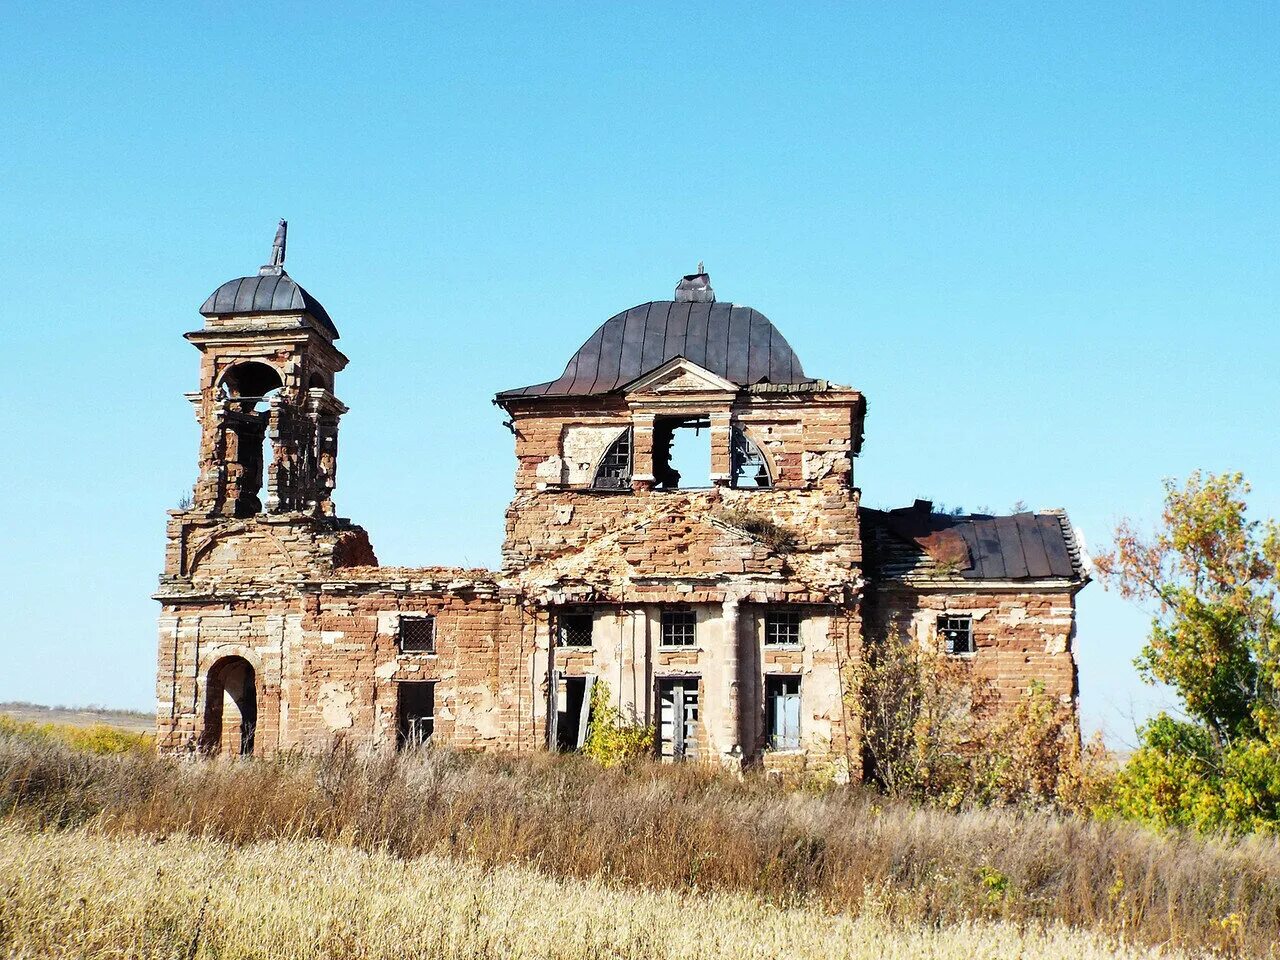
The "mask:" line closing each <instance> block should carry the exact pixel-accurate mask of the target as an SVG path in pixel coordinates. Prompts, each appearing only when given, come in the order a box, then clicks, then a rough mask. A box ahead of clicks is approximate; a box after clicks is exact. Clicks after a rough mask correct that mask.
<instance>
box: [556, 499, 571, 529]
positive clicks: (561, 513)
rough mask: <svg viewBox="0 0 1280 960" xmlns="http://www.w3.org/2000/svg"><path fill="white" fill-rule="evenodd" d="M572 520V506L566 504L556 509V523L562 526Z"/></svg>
mask: <svg viewBox="0 0 1280 960" xmlns="http://www.w3.org/2000/svg"><path fill="white" fill-rule="evenodd" d="M572 519H573V504H571V503H566V504H561V505H560V506H558V507H556V523H558V524H560V525H561V526H563V525H564V524H566V523H568V522H569V521H570V520H572Z"/></svg>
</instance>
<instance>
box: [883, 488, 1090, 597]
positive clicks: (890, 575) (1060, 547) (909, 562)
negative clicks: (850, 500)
mask: <svg viewBox="0 0 1280 960" xmlns="http://www.w3.org/2000/svg"><path fill="white" fill-rule="evenodd" d="M859 516H860V518H861V520H862V540H863V543H864V544H865V545H866V560H867V565H868V568H869V570H870V572H871V573H872V575H873V576H874V577H875V578H876V579H879V580H937V579H952V580H954V579H957V578H959V579H963V580H1031V581H1034V580H1078V581H1084V580H1086V579H1087V575H1086V572H1085V569H1084V563H1083V560H1082V558H1081V555H1080V549H1079V546H1078V545H1077V543H1076V540H1075V535H1074V533H1073V532H1072V529H1071V523H1070V521H1069V520H1068V519H1067V515H1066V513H1065V512H1064V511H1061V510H1054V511H1047V512H1044V513H1017V514H1013V515H1012V516H1007V517H994V516H988V515H986V514H972V515H968V516H953V515H950V514H938V513H933V512H932V508H931V505H930V504H928V503H926V502H924V501H918V502H917V504H916V505H915V506H913V507H906V508H903V509H900V510H889V511H883V510H870V509H865V508H864V509H862V510H861V511H859Z"/></svg>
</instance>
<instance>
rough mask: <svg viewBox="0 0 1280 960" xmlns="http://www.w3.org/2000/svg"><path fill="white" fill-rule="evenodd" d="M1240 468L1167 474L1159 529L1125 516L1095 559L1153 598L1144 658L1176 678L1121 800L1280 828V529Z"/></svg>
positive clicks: (1143, 812)
mask: <svg viewBox="0 0 1280 960" xmlns="http://www.w3.org/2000/svg"><path fill="white" fill-rule="evenodd" d="M1249 490H1250V488H1249V485H1248V484H1247V483H1246V482H1245V481H1244V478H1243V477H1242V476H1241V475H1240V474H1238V473H1236V474H1220V475H1215V474H1209V475H1206V476H1201V474H1200V473H1198V472H1197V473H1194V474H1192V475H1191V476H1190V477H1189V478H1188V480H1187V482H1186V483H1185V485H1183V486H1181V487H1179V486H1178V485H1177V484H1176V483H1174V482H1173V481H1165V506H1164V513H1163V516H1162V519H1161V523H1160V526H1159V527H1158V528H1157V529H1156V531H1155V532H1154V533H1153V534H1152V535H1149V536H1148V535H1143V534H1141V533H1139V532H1137V531H1136V530H1135V529H1134V527H1133V525H1132V524H1130V523H1129V522H1128V521H1125V522H1123V523H1121V524H1120V526H1119V527H1118V528H1117V530H1116V538H1115V544H1114V548H1113V550H1112V551H1110V552H1109V553H1106V554H1104V555H1103V556H1100V557H1098V558H1097V567H1098V571H1099V573H1100V574H1101V577H1102V579H1103V582H1104V583H1106V584H1107V585H1109V586H1113V587H1115V588H1117V589H1118V590H1119V591H1120V593H1121V595H1122V596H1124V597H1127V598H1134V599H1137V600H1140V601H1146V602H1149V603H1151V604H1152V605H1153V607H1154V613H1153V617H1152V623H1151V633H1150V636H1149V637H1148V640H1147V645H1146V646H1145V647H1144V649H1143V651H1142V653H1141V655H1140V656H1139V657H1138V659H1137V661H1136V665H1137V667H1138V669H1139V671H1140V672H1141V674H1142V676H1143V678H1144V679H1145V680H1147V681H1148V682H1149V683H1154V682H1157V681H1158V682H1161V683H1165V684H1168V685H1169V686H1170V687H1171V688H1172V689H1173V690H1174V692H1175V693H1176V694H1177V695H1178V697H1179V699H1180V700H1181V702H1182V706H1183V709H1184V711H1185V714H1186V717H1185V719H1179V718H1175V717H1172V716H1170V715H1169V714H1167V713H1161V714H1160V715H1158V716H1157V717H1155V718H1154V719H1153V720H1151V721H1150V722H1149V723H1147V724H1146V725H1144V726H1143V727H1142V728H1141V729H1140V730H1139V735H1140V738H1141V746H1140V748H1139V750H1138V751H1137V752H1136V753H1135V755H1134V756H1133V757H1132V758H1131V759H1130V761H1129V763H1128V764H1127V765H1126V767H1125V769H1124V770H1123V771H1121V773H1120V776H1119V777H1118V779H1117V784H1116V793H1115V806H1116V809H1117V810H1118V811H1119V812H1120V813H1121V814H1124V815H1127V816H1133V817H1135V818H1137V819H1141V820H1146V821H1148V822H1153V823H1157V824H1162V825H1181V826H1189V827H1195V828H1197V829H1203V830H1212V829H1225V830H1231V831H1246V830H1257V829H1272V830H1274V829H1276V828H1277V827H1280V816H1278V811H1280V602H1278V600H1280V573H1278V570H1280V527H1277V525H1276V524H1275V522H1273V521H1268V522H1266V523H1263V522H1261V521H1258V520H1252V519H1250V518H1249V517H1248V516H1247V513H1246V511H1247V505H1246V502H1245V497H1246V495H1247V494H1248V493H1249Z"/></svg>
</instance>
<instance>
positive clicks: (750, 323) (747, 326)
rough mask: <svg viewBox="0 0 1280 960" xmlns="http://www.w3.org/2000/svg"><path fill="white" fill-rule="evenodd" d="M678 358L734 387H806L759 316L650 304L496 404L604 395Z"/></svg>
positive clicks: (796, 362)
mask: <svg viewBox="0 0 1280 960" xmlns="http://www.w3.org/2000/svg"><path fill="white" fill-rule="evenodd" d="M696 276H702V275H696ZM677 357H683V358H684V359H686V360H688V361H690V362H692V363H696V364H697V365H698V366H700V367H704V368H705V369H707V370H710V371H711V372H712V373H714V374H716V375H718V376H721V377H724V378H725V379H726V380H729V381H732V382H733V383H736V384H738V385H739V386H748V385H750V384H755V383H802V382H809V378H808V377H806V376H805V372H804V368H802V367H801V366H800V358H799V357H797V356H796V355H795V352H794V351H792V349H791V345H790V344H789V343H787V341H786V338H785V337H783V336H782V334H781V333H779V332H778V328H777V327H775V326H774V325H773V324H772V323H770V322H769V318H768V317H766V316H765V315H764V314H762V313H760V312H759V311H757V310H753V309H752V308H751V307H741V306H738V305H736V304H732V303H713V302H707V301H701V302H690V301H683V300H653V301H651V302H649V303H642V304H640V305H639V306H635V307H632V308H631V309H630V310H623V311H622V312H621V313H619V314H617V315H616V316H613V317H610V318H609V319H608V320H606V321H605V322H604V325H603V326H601V327H600V328H599V329H598V330H596V332H595V333H593V334H592V335H591V337H590V339H588V340H587V342H586V343H584V344H583V345H582V347H581V348H579V350H578V352H577V353H575V354H574V355H573V356H572V357H571V358H570V359H569V363H568V364H567V365H566V366H565V368H564V373H562V374H561V375H560V377H559V378H558V379H556V380H551V381H548V382H547V383H537V384H534V385H533V386H529V387H520V388H519V389H516V390H504V391H503V392H502V393H500V394H498V399H499V400H503V399H507V398H514V397H555V396H590V395H592V394H601V393H608V392H610V391H612V390H617V389H618V388H619V387H623V386H626V385H627V384H628V383H631V382H632V381H633V380H636V379H638V378H639V377H642V376H644V375H645V374H646V373H649V372H651V371H653V370H656V369H657V368H658V367H660V366H662V365H663V364H664V363H667V362H668V361H670V360H674V359H675V358H677Z"/></svg>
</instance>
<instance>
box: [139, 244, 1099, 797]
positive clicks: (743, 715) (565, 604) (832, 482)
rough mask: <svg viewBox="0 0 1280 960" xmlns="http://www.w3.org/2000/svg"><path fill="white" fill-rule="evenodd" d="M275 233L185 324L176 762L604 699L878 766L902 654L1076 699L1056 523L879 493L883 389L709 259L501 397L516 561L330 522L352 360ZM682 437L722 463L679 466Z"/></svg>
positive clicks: (165, 648)
mask: <svg viewBox="0 0 1280 960" xmlns="http://www.w3.org/2000/svg"><path fill="white" fill-rule="evenodd" d="M284 231H285V227H284V224H283V222H282V224H281V229H280V231H279V232H278V233H277V236H276V243H275V245H274V247H273V251H272V256H271V262H270V263H268V264H267V265H265V266H263V267H262V268H260V269H259V270H258V272H257V273H256V274H255V275H250V276H247V277H241V278H238V279H234V280H230V281H228V282H226V283H224V284H222V286H220V287H218V288H217V289H216V290H215V291H214V292H213V293H212V294H211V295H210V296H209V298H208V299H207V300H206V301H205V302H204V305H203V306H202V307H201V309H200V313H201V314H202V315H203V316H204V318H205V319H204V325H203V327H202V328H201V329H198V330H195V331H193V332H191V333H188V334H186V338H187V340H189V341H190V342H191V343H192V344H193V345H194V346H195V347H196V348H197V349H198V350H199V352H200V375H199V387H198V389H197V390H196V391H194V392H192V393H190V394H187V399H188V400H190V401H191V404H192V406H193V407H194V410H195V415H196V418H197V420H198V421H199V425H200V448H199V476H198V479H197V480H196V484H195V489H194V494H193V496H192V498H191V501H190V504H189V505H187V506H184V507H183V508H182V509H178V510H172V511H170V513H169V520H168V526H167V547H166V553H165V564H164V573H163V575H162V576H161V578H160V586H159V590H158V592H157V593H156V595H155V598H156V599H157V600H158V601H159V602H160V603H161V605H162V613H161V616H160V624H159V648H158V653H159V656H158V681H157V700H158V703H157V725H158V733H159V741H160V744H161V748H162V749H166V750H172V751H195V750H204V751H210V752H224V753H242V754H255V755H265V754H271V753H274V752H277V751H281V750H291V749H303V750H308V749H323V748H325V747H327V746H329V745H330V744H331V743H333V742H334V739H335V738H338V737H340V738H343V739H344V740H346V741H347V742H349V743H352V744H355V745H357V746H359V747H362V748H369V749H395V748H397V747H400V748H403V747H408V746H414V745H418V744H421V743H422V742H424V741H427V740H430V741H431V742H433V743H439V744H445V745H449V746H454V747H461V748H483V749H494V750H513V751H525V750H542V749H561V750H572V749H575V748H577V747H579V746H581V744H582V743H583V741H584V737H585V736H586V734H587V730H588V727H589V724H590V721H591V709H592V708H591V704H592V703H593V702H599V701H601V699H602V697H607V701H606V702H609V703H611V704H612V705H613V706H614V707H616V708H618V709H619V710H620V711H621V713H622V715H623V716H624V717H629V718H634V719H635V720H636V721H637V722H639V723H641V724H645V725H649V726H652V728H653V731H654V750H655V752H656V753H658V754H660V755H661V756H663V757H670V758H682V757H691V758H702V759H708V760H715V761H717V762H723V763H728V764H763V765H765V766H767V767H779V768H784V769H795V768H801V769H804V768H811V769H816V768H834V770H835V772H836V773H837V775H847V776H849V775H851V776H854V777H856V776H858V774H859V770H860V766H859V760H858V757H859V754H860V751H859V747H858V737H857V725H856V723H855V722H854V720H853V719H852V717H851V715H850V704H849V699H850V698H849V696H848V691H847V689H846V687H847V684H848V676H849V667H850V665H851V664H854V663H856V661H857V659H858V658H859V657H861V656H862V653H863V650H864V647H865V646H866V645H868V644H873V643H882V642H889V640H890V639H891V638H901V639H904V640H906V641H907V642H912V643H917V644H921V645H924V646H926V647H929V648H933V649H936V650H937V651H938V652H939V653H940V654H942V655H946V656H951V657H956V658H961V659H962V660H963V661H964V662H965V663H966V664H967V665H968V667H969V669H971V670H972V671H974V673H975V674H976V675H978V676H980V677H983V678H986V679H987V680H989V681H991V684H992V686H993V689H994V690H995V692H996V694H997V695H998V697H1001V698H1004V699H1005V700H1006V701H1009V700H1012V699H1013V698H1015V697H1017V696H1019V695H1020V694H1021V693H1022V691H1023V690H1024V689H1025V688H1026V687H1027V685H1028V683H1029V682H1030V681H1033V680H1036V681H1040V682H1041V683H1043V684H1044V686H1045V688H1046V689H1047V690H1048V691H1049V692H1050V693H1051V694H1053V695H1055V696H1058V697H1060V698H1062V700H1063V701H1064V702H1066V703H1069V704H1074V701H1075V697H1076V665H1075V653H1074V649H1073V647H1074V640H1075V595H1076V593H1077V592H1078V591H1079V590H1080V589H1081V588H1082V587H1083V586H1084V585H1085V583H1087V582H1088V576H1087V573H1086V571H1085V568H1084V566H1083V564H1082V559H1081V554H1080V551H1079V549H1078V547H1077V544H1076V540H1075V537H1074V536H1073V533H1072V528H1071V526H1070V524H1069V523H1068V521H1067V517H1066V515H1065V514H1064V513H1062V512H1061V511H1049V512H1042V513H1029V512H1027V513H1018V514H1015V515H1013V516H987V515H972V516H955V515H950V514H941V513H937V512H934V510H933V509H932V507H931V505H930V504H929V503H927V502H924V501H916V503H915V504H914V505H912V506H909V507H905V508H903V509H900V510H890V511H878V510H870V509H866V508H863V507H862V506H861V505H860V491H859V489H858V487H857V486H855V483H854V463H855V459H856V458H857V456H858V454H859V452H860V450H861V448H862V442H863V421H864V418H865V415H866V402H865V400H864V398H863V396H862V394H861V393H859V392H858V391H857V390H856V389H853V388H851V387H847V386H839V385H837V384H836V383H833V382H830V381H828V380H825V379H820V378H817V377H814V376H811V375H810V374H809V373H808V372H806V369H805V368H804V367H803V366H802V364H801V362H800V358H799V357H798V356H796V354H795V352H794V351H793V350H792V348H791V346H790V344H788V342H787V340H786V339H785V338H784V336H783V335H782V332H781V331H780V330H779V329H778V328H777V327H775V326H774V325H773V323H772V322H770V320H769V319H768V318H766V317H765V316H764V315H763V314H762V313H760V312H759V311H757V310H754V309H752V308H750V307H745V306H739V305H737V304H732V303H725V302H722V301H720V300H718V299H717V298H716V296H715V294H714V292H713V290H712V287H711V283H710V280H709V278H708V276H707V274H706V273H705V272H704V271H703V270H702V268H701V266H699V270H698V272H696V273H694V274H692V275H690V276H686V277H684V278H683V279H681V280H680V281H679V283H678V284H677V286H676V289H675V294H674V299H669V300H654V301H651V302H648V303H642V304H639V305H638V306H634V307H631V308H629V309H626V310H623V311H622V312H620V313H618V314H616V315H615V316H613V317H611V318H610V319H608V320H606V321H605V322H604V323H603V324H601V325H600V326H599V327H598V328H596V329H595V331H594V332H593V333H591V335H590V336H589V337H588V338H587V339H586V341H585V342H584V343H583V345H582V347H581V348H580V349H579V350H578V351H577V352H576V353H575V354H573V356H572V357H570V358H569V360H568V363H567V364H566V366H565V368H564V372H563V373H561V374H560V375H559V376H558V377H556V378H555V379H553V380H549V381H545V382H542V383H537V384H534V385H533V386H526V387H521V388H518V389H511V390H504V391H502V392H500V393H498V394H497V396H496V397H495V400H494V402H495V403H496V404H497V405H498V406H499V407H501V408H502V409H503V410H504V411H506V413H507V415H508V420H507V423H506V424H505V426H506V427H508V428H509V429H510V430H511V432H512V433H513V434H514V444H515V471H514V479H515V484H514V495H513V497H512V500H511V503H510V506H509V507H508V508H507V512H506V535H505V541H504V543H503V548H502V565H501V568H500V569H498V570H473V569H458V568H452V567H413V568H406V567H383V566H379V565H378V561H377V559H376V556H375V554H374V550H373V547H372V545H371V543H370V539H369V536H368V534H367V533H366V532H365V531H364V529H363V528H361V527H359V526H358V525H356V524H355V523H353V522H352V521H350V520H347V519H343V518H340V517H339V516H338V515H337V513H336V510H335V506H334V501H333V493H334V484H335V480H336V476H337V466H338V425H339V421H340V419H341V417H342V415H343V414H344V413H345V412H346V407H344V406H343V404H342V403H341V401H340V400H339V399H338V390H339V384H338V374H339V373H341V372H342V370H343V369H344V368H345V367H346V365H347V358H346V357H345V356H343V354H342V353H341V352H340V351H339V350H338V348H337V346H336V345H335V341H337V339H338V329H337V327H336V325H335V324H334V321H333V320H332V319H331V318H330V316H329V314H328V313H327V312H326V310H325V308H324V307H323V306H322V305H321V304H320V302H319V301H318V300H316V299H315V297H313V296H312V295H311V294H310V293H308V292H307V291H306V290H304V289H303V288H302V287H301V286H300V285H299V284H298V283H297V282H296V281H294V279H293V278H292V277H290V276H289V274H288V273H287V272H286V271H285V269H284V259H285V239H286V238H285V232H284ZM584 319H587V318H584ZM586 329H587V326H586V325H585V324H584V332H585V331H586ZM547 372H548V373H550V372H552V371H547ZM494 428H495V429H502V428H501V427H499V426H498V425H497V424H496V423H495V425H494ZM690 443H692V444H693V445H694V447H695V448H697V447H699V446H700V445H701V446H702V447H705V451H706V452H705V456H706V459H707V463H708V464H709V470H707V469H706V468H705V467H704V470H705V473H704V474H703V475H702V476H700V477H695V476H689V475H686V474H688V473H689V471H688V470H687V469H686V470H685V472H684V474H682V472H681V470H680V469H679V463H678V461H677V460H676V458H675V457H674V451H676V450H677V449H679V448H681V446H682V445H688V444H690ZM445 508H446V507H445V506H444V505H441V509H445Z"/></svg>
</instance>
